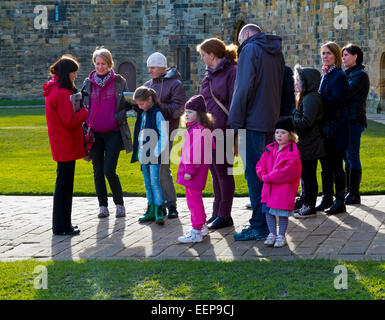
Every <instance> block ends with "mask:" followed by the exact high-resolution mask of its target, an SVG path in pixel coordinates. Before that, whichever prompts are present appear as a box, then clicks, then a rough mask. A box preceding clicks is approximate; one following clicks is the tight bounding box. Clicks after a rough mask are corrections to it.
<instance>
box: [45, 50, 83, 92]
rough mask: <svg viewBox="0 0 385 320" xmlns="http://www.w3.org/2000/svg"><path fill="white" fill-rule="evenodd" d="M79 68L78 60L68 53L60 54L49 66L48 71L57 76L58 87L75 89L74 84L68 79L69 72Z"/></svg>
mask: <svg viewBox="0 0 385 320" xmlns="http://www.w3.org/2000/svg"><path fill="white" fill-rule="evenodd" d="M78 70H79V62H78V61H77V60H76V58H75V57H74V56H72V55H70V54H65V55H63V56H61V58H60V59H59V60H57V61H56V62H54V63H53V64H52V65H51V66H50V67H49V73H50V75H51V76H52V77H53V76H55V75H56V76H58V77H59V87H60V88H66V89H68V90H71V91H75V90H76V89H75V86H74V84H73V82H71V80H70V77H69V75H70V73H71V72H76V71H78Z"/></svg>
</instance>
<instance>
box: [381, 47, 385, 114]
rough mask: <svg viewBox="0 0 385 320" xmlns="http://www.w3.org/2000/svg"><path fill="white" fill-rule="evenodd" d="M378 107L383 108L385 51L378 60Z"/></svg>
mask: <svg viewBox="0 0 385 320" xmlns="http://www.w3.org/2000/svg"><path fill="white" fill-rule="evenodd" d="M380 108H381V111H383V110H385V52H383V53H382V56H381V62H380Z"/></svg>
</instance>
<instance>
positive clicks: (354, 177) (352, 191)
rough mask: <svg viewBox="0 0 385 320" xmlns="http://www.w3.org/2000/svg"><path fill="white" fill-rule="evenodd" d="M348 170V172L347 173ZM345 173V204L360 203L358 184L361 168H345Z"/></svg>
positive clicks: (359, 182)
mask: <svg viewBox="0 0 385 320" xmlns="http://www.w3.org/2000/svg"><path fill="white" fill-rule="evenodd" d="M348 172H349V173H348ZM346 173H347V191H348V194H347V195H346V197H345V204H360V203H361V197H360V184H361V177H362V170H361V169H351V168H346Z"/></svg>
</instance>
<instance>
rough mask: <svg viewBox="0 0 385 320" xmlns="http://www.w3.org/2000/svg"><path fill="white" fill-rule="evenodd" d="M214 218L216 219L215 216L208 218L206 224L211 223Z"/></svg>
mask: <svg viewBox="0 0 385 320" xmlns="http://www.w3.org/2000/svg"><path fill="white" fill-rule="evenodd" d="M216 218H217V216H214V215H212V216H211V218H210V219H209V220H207V221H206V224H210V223H211V222H213V221H214V220H215V219H216Z"/></svg>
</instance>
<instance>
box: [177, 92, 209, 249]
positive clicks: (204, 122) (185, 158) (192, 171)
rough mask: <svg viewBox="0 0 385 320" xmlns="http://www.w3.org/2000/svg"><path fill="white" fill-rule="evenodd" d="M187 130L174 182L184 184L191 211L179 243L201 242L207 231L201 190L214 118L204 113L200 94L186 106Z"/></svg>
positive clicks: (205, 173)
mask: <svg viewBox="0 0 385 320" xmlns="http://www.w3.org/2000/svg"><path fill="white" fill-rule="evenodd" d="M184 117H185V120H186V126H187V130H186V131H185V132H184V138H185V139H184V143H183V146H182V152H181V161H180V164H179V168H178V173H177V178H176V182H177V183H179V184H181V185H183V186H185V187H186V201H187V206H188V208H189V210H190V212H191V223H192V229H191V230H190V231H189V232H187V234H186V235H185V236H183V237H179V238H178V241H179V242H182V243H188V242H201V241H202V240H203V236H205V235H207V234H208V228H207V225H206V213H205V208H204V205H203V199H202V191H203V190H204V188H205V186H206V181H207V174H208V171H209V166H210V163H211V159H210V157H211V154H212V148H213V147H214V145H213V139H212V134H211V131H210V129H211V128H212V126H213V122H214V120H213V118H212V117H211V115H210V114H209V113H207V112H206V103H205V100H204V98H203V96H202V95H196V96H193V97H192V98H191V99H190V100H189V101H187V102H186V105H185V115H184Z"/></svg>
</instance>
